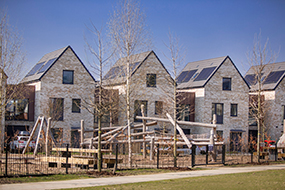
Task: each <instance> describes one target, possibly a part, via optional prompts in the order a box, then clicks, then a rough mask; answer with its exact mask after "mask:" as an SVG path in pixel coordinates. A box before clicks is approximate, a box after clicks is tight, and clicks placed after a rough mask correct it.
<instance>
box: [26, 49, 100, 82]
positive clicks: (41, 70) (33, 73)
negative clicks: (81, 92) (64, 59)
mask: <svg viewBox="0 0 285 190" xmlns="http://www.w3.org/2000/svg"><path fill="white" fill-rule="evenodd" d="M68 48H70V49H71V51H72V52H73V53H74V55H75V56H76V57H77V58H78V60H79V61H80V63H81V64H82V65H83V67H84V68H85V69H86V71H87V72H88V73H89V75H90V76H91V77H92V79H93V80H94V81H95V79H94V78H93V76H92V75H91V74H90V72H89V71H88V70H87V68H86V67H85V65H84V64H83V63H82V61H81V60H80V59H79V57H78V56H77V55H76V53H75V52H74V51H73V49H72V48H71V47H70V46H67V47H64V48H61V49H58V50H56V51H53V52H50V53H47V54H45V55H44V56H43V57H42V58H41V59H40V60H39V62H38V63H37V64H36V65H35V66H34V67H33V68H32V69H31V70H30V71H29V72H28V74H27V75H26V76H25V77H24V78H23V80H22V81H21V83H29V82H34V81H38V80H41V78H42V77H43V76H44V75H45V74H46V73H47V72H48V70H49V69H50V68H51V67H52V66H53V65H54V64H55V62H56V61H57V60H58V59H59V58H60V57H61V56H62V55H63V54H64V52H65V51H66V50H67V49H68Z"/></svg>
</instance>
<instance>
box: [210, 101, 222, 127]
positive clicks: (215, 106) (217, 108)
mask: <svg viewBox="0 0 285 190" xmlns="http://www.w3.org/2000/svg"><path fill="white" fill-rule="evenodd" d="M214 114H216V116H217V124H223V117H224V104H221V103H212V121H213V115H214Z"/></svg>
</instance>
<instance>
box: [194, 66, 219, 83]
mask: <svg viewBox="0 0 285 190" xmlns="http://www.w3.org/2000/svg"><path fill="white" fill-rule="evenodd" d="M215 69H216V67H209V68H204V69H203V70H202V71H201V72H200V74H199V75H198V76H197V78H196V79H195V80H194V81H201V80H206V79H207V78H208V77H209V76H210V75H211V74H212V72H213V71H214V70H215Z"/></svg>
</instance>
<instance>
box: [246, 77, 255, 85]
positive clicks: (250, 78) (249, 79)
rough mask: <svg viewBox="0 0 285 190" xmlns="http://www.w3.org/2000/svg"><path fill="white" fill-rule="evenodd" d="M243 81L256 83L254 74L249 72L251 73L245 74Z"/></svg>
mask: <svg viewBox="0 0 285 190" xmlns="http://www.w3.org/2000/svg"><path fill="white" fill-rule="evenodd" d="M244 79H245V81H246V82H247V84H249V85H255V84H256V82H257V81H256V79H255V74H251V75H246V76H245V77H244Z"/></svg>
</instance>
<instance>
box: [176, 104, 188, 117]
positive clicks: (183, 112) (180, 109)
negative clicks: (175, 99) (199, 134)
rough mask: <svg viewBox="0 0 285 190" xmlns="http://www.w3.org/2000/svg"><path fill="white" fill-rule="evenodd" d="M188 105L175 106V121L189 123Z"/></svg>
mask: <svg viewBox="0 0 285 190" xmlns="http://www.w3.org/2000/svg"><path fill="white" fill-rule="evenodd" d="M190 109H191V108H190V104H181V105H178V106H177V119H178V120H180V121H190V113H191V110H190Z"/></svg>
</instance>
